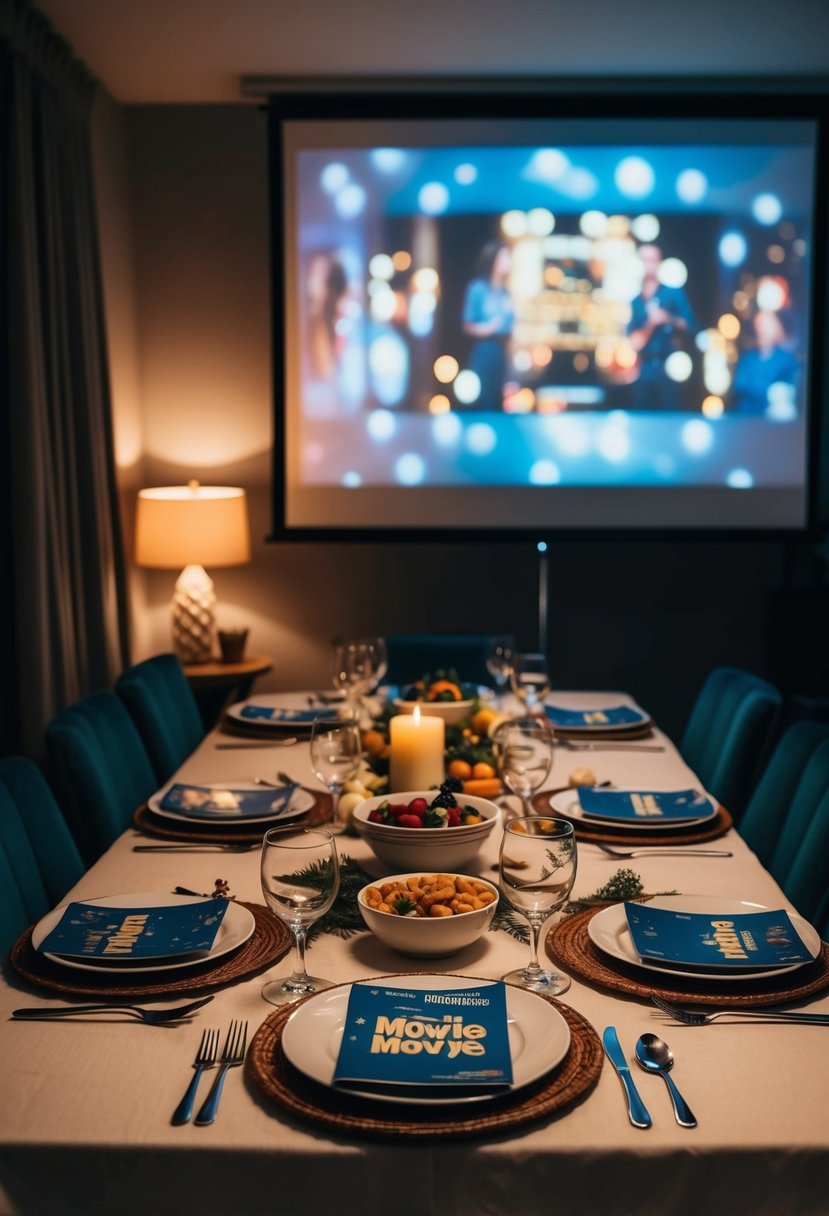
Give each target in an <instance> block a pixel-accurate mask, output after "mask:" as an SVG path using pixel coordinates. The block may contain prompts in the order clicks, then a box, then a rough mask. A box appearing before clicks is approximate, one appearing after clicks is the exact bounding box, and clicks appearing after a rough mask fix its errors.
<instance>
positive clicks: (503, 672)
mask: <svg viewBox="0 0 829 1216" xmlns="http://www.w3.org/2000/svg"><path fill="white" fill-rule="evenodd" d="M486 669H487V671H488V672H489V674H490V675H491V676H492V679H493V680H494V681H495V688H496V690H497V692H498V702H499V704H501V703H502V702H503V698H504V693H505V691H506V688H507V685H508V684H509V680H510V672H511V670H512V638H511V637H509V635H507V634H496V635H495V636H494V637H492V638H490V641H489V650H488V651H487V656H486Z"/></svg>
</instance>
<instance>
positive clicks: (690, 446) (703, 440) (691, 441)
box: [682, 418, 714, 456]
mask: <svg viewBox="0 0 829 1216" xmlns="http://www.w3.org/2000/svg"><path fill="white" fill-rule="evenodd" d="M713 442H714V431H713V430H712V428H711V426H710V424H709V423H707V422H705V420H704V419H702V418H692V419H691V420H690V422H686V423H685V425H684V426H683V428H682V445H683V447H684V448H685V450H686V451H688V452H690V453H691V455H692V456H704V455H705V453H706V452H708V451H709V450H710V448H711V445H712V444H713Z"/></svg>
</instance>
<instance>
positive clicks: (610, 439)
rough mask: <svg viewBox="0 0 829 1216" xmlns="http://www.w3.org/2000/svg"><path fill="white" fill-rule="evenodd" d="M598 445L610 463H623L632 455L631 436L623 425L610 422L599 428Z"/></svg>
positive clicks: (600, 451)
mask: <svg viewBox="0 0 829 1216" xmlns="http://www.w3.org/2000/svg"><path fill="white" fill-rule="evenodd" d="M596 447H597V449H598V451H599V453H600V455H601V456H603V457H604V459H605V460H607V461H608V462H609V463H610V464H621V463H622V461H624V460H627V458H628V456H629V455H630V436H629V435H628V433H627V431H626V430H625V428H624V427H623V426H619V424H618V423H615V424H614V423H611V422H608V423H607V425H606V426H603V427H601V428H600V429H599V433H598V435H597V437H596Z"/></svg>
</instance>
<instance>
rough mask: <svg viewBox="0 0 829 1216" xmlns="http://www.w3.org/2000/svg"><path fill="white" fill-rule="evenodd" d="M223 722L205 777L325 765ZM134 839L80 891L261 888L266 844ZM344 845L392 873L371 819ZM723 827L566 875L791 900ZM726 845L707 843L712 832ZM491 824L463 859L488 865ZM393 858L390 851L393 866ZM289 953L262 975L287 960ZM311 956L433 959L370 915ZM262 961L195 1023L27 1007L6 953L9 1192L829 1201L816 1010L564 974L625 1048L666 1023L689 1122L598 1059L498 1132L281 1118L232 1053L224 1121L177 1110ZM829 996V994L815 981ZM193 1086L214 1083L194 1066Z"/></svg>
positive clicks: (757, 1209)
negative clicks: (232, 744) (204, 847)
mask: <svg viewBox="0 0 829 1216" xmlns="http://www.w3.org/2000/svg"><path fill="white" fill-rule="evenodd" d="M556 699H557V700H558V701H560V702H561V703H566V704H569V705H572V706H579V705H580V706H594V705H601V704H608V703H610V702H612V701H614V700H616V699H617V698H616V697H615V696H614V695H612V694H607V695H605V696H604V697H600V696H599V695H598V694H595V693H591V694H575V693H572V694H567V695H565V694H558V695H557V698H556ZM219 741H224V742H228V741H229V740H228V737H227V736H220V735H218V734H213V735H211V736H209V737H208V739H207V740H206V741H205V742H204V744H203V745H202V746H201V748H200V749H199V750H198V751H197V752H196V753H195V754H194V755H193V756H192V757H191V758H190V759H189V760H188V761H187V762H186V763H185V765H184V766H183V767H182V769H181V773H180V775H181V777H183V778H185V779H189V780H193V781H201V780H208V781H210V780H216V781H218V780H233V779H243V778H244V779H248V778H251V777H253V776H254V775H257V774H260V775H263V776H273V775H274V774H275V773H276V772H277V771H278V770H287V771H288V772H289V773H290V774H291V775H292V776H295V777H296V778H297V779H299V780H300V781H302V782H304V783H306V784H308V785H310V786H313V785H314V784H315V782H314V778H313V776H312V774H311V771H310V765H309V759H308V752H307V747H306V746H305V745H304V744H298V745H297V746H295V747H292V748H280V749H277V748H274V749H273V750H270V749H259V748H257V749H249V750H248V749H239V750H224V749H223V750H216V746H215V745H216V743H217V742H219ZM658 741H660V742H664V743H666V745H667V746H666V750H665V751H664V752H662V753H646V752H638V753H637V752H633V751H618V752H614V751H600V752H595V753H593V754H591V755H589V756H588V755H580V754H578V753H575V752H571V751H567V750H565V749H563V748H562V749H559V750H558V751H557V752H556V756H555V761H554V768H553V772H552V774H551V777H550V782H549V784H550V786H551V787H553V786H560V785H563V784H564V783H565V782H566V780H567V777H568V774H569V773H570V772H571V770H572V769H573V768H575V767H576V766H577V765H579V766H580V765H582V764H584V763H588V764H589V765H590V766H591V767H592V768H593V769H594V771H595V773H596V778H597V780H598V781H603V780H612V781H614V782H615V783H617V784H620V785H624V784H631V785H637V784H638V785H645V786H648V787H651V788H659V787H661V786H664V787H668V788H669V787H671V786H674V787H675V786H677V785H686V784H688V785H690V784H694V778H693V774H691V773H690V772H689V770H688V769H687V768H686V766H685V765H684V763H683V762H682V760H681V759H680V757H679V756H678V754H677V753H676V751H675V750H674V748H673V746H672V745H671V744H670V742H669V741H668V740H665V739H664V737H662V736H658ZM141 839H142V838H141V837H140V836H139V834H138V833H137V832H134V831H132V830H130V831H128V832H126V833H125V834H124V836H123V837H121V839H119V840H118V841H117V842H116V843H115V844H114V845H113V847H112V848H111V849H110V850H109V851H108V852H107V853H106V854H105V855H104V856H103V857H102V858H101V859H100V861H99V862H98V863H97V864H96V865H95V866H94V868H93V869H92V870H91V871H90V872H89V873H88V874H87V875H85V877H84V878H83V879H82V881H81V882H80V883H79V884H78V886H77V887H76V888H75V889H74V891H73V892H72V895H73V896H74V897H94V896H98V895H104V894H118V893H124V892H128V891H154V890H157V891H164V892H167V891H171V890H172V889H173V887H175V886H176V885H178V884H180V885H183V886H187V887H191V888H194V889H196V890H203V891H209V890H211V889H212V887H213V882H214V879H215V878H217V877H221V878H223V879H226V880H227V881H228V883H229V884H230V888H231V890H232V892H233V893H234V894H235V895H236V896H237V897H239V898H240V899H247V900H255V901H258V902H261V892H260V888H259V875H258V855H257V853H255V852H252V853H247V854H230V853H228V854H222V855H218V854H217V855H215V856H214V855H211V854H191V855H188V854H186V853H170V854H169V855H164V854H158V853H146V854H140V853H134V852H133V851H132V846H133V845H134V844H135V843H137V842H139V841H140V840H141ZM339 843H340V846H341V851H342V852H344V853H348V854H350V855H351V856H353V857H355V858H357V859H358V860H359V861H360V862H361V863H363V864H364V865H366V866H367V867H368V868H369V869H372V867H373V868H374V872H376V873H378V874H379V873H382V872H383V870H382V867H380V866H379V864H378V863H376V859H374V858H373V856H372V854H371V852H370V850H369V849H368V848H367V847H366V846H365V845H364V844H363V842H362V841H360V840H355V839H352V838H350V837H341V838H340V841H339ZM717 844H718V845H719V846H720V847H727V848H730V849H732V850H733V852H734V856H733V858H731V859H713V858H703V857H693V858H692V857H686V858H682V857H653V858H638V859H636V861H634V862H632V863H617V862H615V861H613V860H610V859H607V858H606V857H604V856H603V855H601V854H600V852H599V850H598V849H596V848H595V847H591V846H588V845H582V846H580V848H579V873H578V877H577V880H576V886H575V889H574V893H575V894H577V895H587V894H589V893H591V892H592V891H593V890H594V889H595V888H596V887H598V886H599V885H600V884H601V883H602V882H604V881H606V880H607V879H608V878H609V877H610V876H611V875H612V874H614V873H615V872H616V869H617V868H618V865H619V864H631V865H632V866H633V867H634V868H635V869H636V870H637V871H638V872H639V873H640V874H641V875H642V878H643V880H644V882H645V888H646V890H648V891H671V890H677V891H680V892H682V893H685V894H705V895H712V896H718V895H721V896H729V897H731V896H736V897H740V898H746V899H751V900H755V901H757V902H759V903H763V904H767V905H770V906H774V907H780V906H790V905H787V901H786V900H785V899H784V897H783V896H782V894H781V892H780V890H779V888H778V887H777V885H776V884H775V883H774V881H773V880H772V879H771V877H770V876H769V875H768V874H767V873H766V872H765V870H764V869H763V868H762V867H761V866H760V864H759V862H758V861H757V859H756V858H755V857H754V855H753V854H752V853H751V852H750V851H749V849H748V848H747V847H746V846H745V844H744V843H743V842H742V840H741V839H740V837H739V836H738V835H737V834H736V833H735V832H731V833H730V834H729V835H728V837H726V838H725V839H724V840H723V841H722V842H717ZM710 847H716V846H713V845H712V846H710ZM497 851H498V841H497V839H496V838H495V837H494V836H493V839H492V840H491V842H488V844H487V846H486V847H485V850H484V851H483V852H482V853H481V854H480V856H479V859H478V865H477V866H476V867H472V866H470V867H468V868H469V869H470V870H473V869H477V870H478V871H479V872H480V873H483V874H488V875H490V876H491V868H492V866H493V864H494V862H495V860H496V858H497ZM386 872H387V871H386ZM526 950H527V948H526V947H525V946H524V945H522V944H520V943H519V942H516V941H515V940H513V939H512V938H511V937H510V936H509V935H508V934H506V933H503V932H490V933H487V934H485V935H484V938H483V939H482V940H480V941H479V942H477V943H475V944H474V945H473V946H471V947H469V948H468V949H467V950H466V951H464V952H463V953H461V954H459V955H457V956H455V957H453V958H451V959H447V960H442V961H441V963H440V968H441V969H445V970H448V971H453V972H458V973H460V974H464V975H471V976H480V977H493V978H494V977H498V976H499V975H501V974H503V973H504V972H505V971H506V970H508V969H510V968H511V967H514V966H516V965H518V964H519V963H521V962H523V961H524V959H525V957H526ZM289 961H290V960H289V959H285V960H283V962H282V963H280V964H278V965H277V966H275V967H274V968H273V969H272V972H271V973H270V974H285V973H286V972H287V970H288V969H289ZM309 966H310V969H311V970H313V971H314V972H315V973H316V974H320V975H325V976H327V977H329V978H330V979H333V980H336V981H346V980H351V979H355V978H363V977H368V976H373V975H377V974H382V973H393V972H400V971H405V970H406V969H407V968H410V969H413V970H414V969H422V967H419V964H418V962H417V960H407V959H406V958H404V957H403V956H400V955H397V954H395V953H394V952H392V951H391V950H389V949H387V948H385V947H384V946H382V945H381V944H380V943H379V942H378V941H377V940H376V939H374V938H373V937H371V936H370V935H369V934H367V933H365V934H363V933H361V934H359V935H357V936H356V937H354V938H352V939H351V940H349V941H342V940H341V939H339V938H337V937H335V936H329V935H326V936H322V937H320V938H319V939H317V941H315V943H314V944H313V946H312V948H311V949H310V951H309ZM262 983H263V978H262V977H257V978H255V979H251V980H249V981H244V982H240V983H237V984H235V985H233V986H232V987H230V988H227V989H226V990H224V991H221V992H219V993H218V994H217V996H216V998H215V1000H214V1001H213V1002H212V1003H211V1004H210V1005H208V1006H206V1007H205V1009H204V1010H202V1011H200V1013H199V1014H197V1015H196V1017H195V1019H194V1020H193V1022H192V1023H190V1024H184V1025H176V1026H172V1027H153V1026H146V1025H142V1024H134V1023H132V1022H112V1023H106V1024H94V1025H91V1024H89V1023H88V1022H84V1023H78V1022H74V1023H73V1022H45V1023H20V1022H13V1021H11V1020H10V1017H9V1015H10V1011H11V1010H12V1009H13V1008H15V1007H16V1006H19V1005H23V1004H25V1005H32V1004H37V1003H41V1002H42V1003H44V1004H46V1003H48V1002H49V1000H50V999H51V998H50V996H49V994H48V993H47V992H45V991H43V990H38V991H34V990H32V989H30V988H29V987H27V986H26V985H25V984H23V983H22V982H21V981H19V980H18V979H17V978H16V977H15V976H14V975H12V974H10V973H9V972H8V970H7V971H6V978H5V982H4V983H3V985H2V989H0V1024H2V1027H3V1051H2V1066H0V1067H1V1068H2V1079H1V1080H0V1185H1V1186H2V1195H0V1200H1V1201H0V1211H2V1212H3V1213H10V1214H11V1213H14V1214H15V1216H19V1214H22V1213H26V1214H27V1216H28V1214H29V1213H31V1214H32V1216H35V1214H37V1216H48V1214H49V1213H60V1214H61V1216H63V1214H65V1213H67V1214H68V1213H76V1212H77V1213H79V1214H80V1213H83V1214H85V1216H93V1214H100V1216H119V1214H122V1213H123V1214H125V1216H126V1214H128V1213H129V1214H133V1213H134V1214H136V1216H154V1214H156V1213H158V1214H161V1213H164V1214H167V1213H170V1214H173V1213H175V1214H176V1216H179V1214H180V1213H181V1212H184V1211H194V1210H204V1211H207V1210H209V1211H211V1212H220V1211H226V1212H228V1213H232V1214H234V1216H237V1214H244V1216H259V1214H260V1213H261V1214H262V1216H264V1214H265V1213H279V1214H280V1216H292V1214H294V1213H296V1214H297V1216H299V1214H300V1213H322V1212H325V1213H328V1212H334V1211H336V1212H337V1213H345V1214H350V1213H354V1214H355V1216H358V1214H359V1216H362V1214H363V1213H366V1212H384V1213H385V1212H391V1213H395V1216H398V1214H408V1213H412V1214H415V1213H416V1214H417V1216H426V1214H427V1213H436V1214H437V1213H440V1214H441V1216H444V1214H450V1216H473V1214H474V1216H481V1214H482V1213H493V1214H498V1216H503V1214H506V1213H515V1214H516V1216H524V1214H526V1216H539V1214H540V1213H544V1212H547V1211H550V1212H561V1213H571V1214H573V1213H575V1214H581V1213H585V1214H591V1216H592V1214H593V1213H595V1214H596V1216H628V1214H630V1216H633V1214H634V1213H635V1214H636V1216H651V1214H652V1216H666V1214H673V1213H676V1214H678V1216H698V1213H701V1212H705V1213H706V1214H707V1216H720V1214H721V1216H738V1214H740V1213H745V1214H746V1216H764V1214H768V1216H780V1214H781V1213H798V1214H803V1216H805V1214H807V1213H810V1214H811V1213H814V1214H815V1216H817V1214H821V1216H825V1213H827V1212H829V1117H828V1116H829V1029H826V1028H823V1027H820V1026H802V1027H800V1026H798V1027H794V1026H785V1025H769V1024H757V1025H748V1024H743V1025H727V1024H717V1025H713V1026H709V1027H704V1028H701V1029H694V1028H688V1027H681V1026H673V1025H666V1023H665V1022H664V1021H663V1020H660V1019H658V1018H654V1017H652V1015H651V1012H650V1009H649V1007H648V1006H646V1005H645V1004H644V1003H643V1002H642V1001H640V1000H637V999H632V998H626V997H622V996H615V995H613V994H610V993H607V992H604V991H601V990H599V989H596V988H593V987H591V986H589V985H587V984H585V983H582V982H580V981H578V980H574V981H573V985H572V987H571V989H570V990H569V992H568V993H567V994H566V995H565V996H564V998H563V1000H564V1001H565V1002H567V1003H568V1004H570V1005H572V1006H573V1008H574V1009H577V1010H578V1011H579V1012H580V1013H582V1014H583V1015H584V1016H585V1017H586V1018H587V1019H588V1020H589V1021H590V1022H591V1023H592V1025H593V1026H594V1027H595V1028H596V1030H597V1031H598V1032H599V1034H601V1031H602V1030H603V1029H604V1027H605V1026H607V1025H608V1024H610V1023H613V1024H614V1025H616V1027H617V1028H618V1030H619V1034H620V1037H621V1041H622V1045H623V1047H624V1049H625V1051H626V1053H627V1054H628V1056H629V1058H632V1056H633V1045H634V1042H635V1040H636V1038H637V1036H638V1035H639V1034H641V1033H642V1032H643V1031H654V1030H655V1031H658V1032H661V1033H663V1034H664V1037H665V1038H666V1039H667V1040H668V1041H669V1043H670V1044H671V1046H672V1048H673V1049H674V1052H675V1055H676V1059H677V1063H676V1067H675V1072H674V1077H675V1079H676V1081H677V1083H678V1084H679V1086H680V1088H681V1090H682V1092H683V1093H684V1095H685V1097H686V1098H687V1100H688V1102H689V1103H690V1105H691V1107H692V1108H693V1110H694V1111H695V1112H696V1115H697V1117H698V1119H699V1126H698V1128H696V1129H695V1130H693V1131H688V1130H685V1129H682V1128H680V1127H678V1126H677V1124H676V1123H675V1122H674V1119H673V1115H672V1111H671V1107H670V1104H669V1098H668V1093H667V1090H666V1088H665V1086H664V1084H663V1082H662V1080H661V1079H660V1078H659V1077H649V1076H646V1075H644V1074H638V1075H637V1076H636V1082H637V1085H638V1087H639V1090H640V1093H641V1094H642V1096H643V1098H644V1099H645V1101H646V1103H647V1105H648V1106H649V1108H650V1110H651V1113H652V1115H653V1117H654V1122H653V1127H652V1128H651V1129H650V1130H648V1131H638V1130H636V1129H634V1128H633V1127H632V1126H631V1125H630V1123H629V1122H628V1119H627V1114H626V1109H625V1105H624V1101H623V1094H622V1091H621V1088H620V1084H619V1081H618V1079H617V1077H616V1075H615V1073H614V1072H613V1070H612V1069H611V1068H610V1066H609V1064H608V1063H605V1066H604V1069H603V1071H602V1075H601V1078H600V1080H599V1083H598V1085H597V1086H596V1088H595V1089H594V1090H593V1091H592V1092H591V1093H590V1094H589V1096H588V1097H587V1098H586V1099H585V1100H584V1101H583V1102H582V1103H581V1104H580V1105H578V1106H576V1107H575V1108H573V1109H572V1110H570V1111H569V1112H567V1113H565V1114H564V1115H562V1116H561V1117H559V1118H557V1119H555V1120H552V1121H550V1122H548V1123H546V1124H540V1125H538V1126H536V1127H533V1128H531V1129H529V1130H526V1131H524V1132H521V1133H519V1134H517V1135H510V1136H507V1137H504V1138H503V1139H500V1140H481V1141H479V1142H475V1143H453V1142H451V1141H450V1142H447V1143H446V1144H445V1145H442V1144H438V1145H435V1146H430V1147H425V1146H414V1145H408V1144H399V1145H395V1144H394V1143H391V1144H379V1143H378V1144H372V1143H364V1142H357V1141H353V1142H350V1141H349V1140H348V1139H346V1138H343V1139H335V1138H332V1137H330V1136H328V1135H327V1134H325V1133H324V1132H322V1131H319V1130H314V1129H308V1128H305V1127H302V1126H300V1125H299V1124H295V1123H292V1122H290V1121H289V1120H287V1119H285V1118H283V1117H282V1115H281V1114H280V1112H279V1110H277V1109H275V1108H274V1107H272V1106H271V1105H269V1104H268V1102H267V1101H266V1100H264V1099H263V1098H262V1097H260V1095H259V1093H258V1091H256V1090H255V1089H253V1088H250V1087H249V1086H248V1084H247V1083H246V1081H245V1080H244V1078H243V1077H242V1075H241V1071H234V1072H232V1073H231V1074H230V1075H229V1077H228V1080H227V1083H226V1085H225V1090H224V1095H223V1098H222V1105H221V1109H220V1113H219V1117H218V1119H217V1121H216V1123H215V1124H214V1125H213V1126H212V1127H208V1128H198V1127H195V1126H193V1125H192V1124H191V1125H188V1126H185V1127H171V1126H170V1115H171V1112H172V1111H173V1109H174V1108H175V1106H176V1104H177V1103H178V1101H179V1098H180V1097H181V1095H182V1093H183V1091H184V1088H185V1086H186V1085H187V1083H188V1080H189V1078H190V1076H191V1072H190V1063H191V1058H192V1056H193V1054H194V1052H195V1050H196V1047H197V1045H198V1041H199V1038H200V1035H201V1031H202V1029H203V1027H204V1026H206V1025H215V1026H221V1027H222V1028H224V1027H225V1026H226V1025H227V1024H228V1022H229V1020H230V1019H231V1018H233V1017H244V1018H248V1019H249V1021H250V1025H251V1031H253V1030H255V1028H256V1027H257V1026H258V1025H259V1024H260V1023H261V1022H262V1021H263V1020H264V1018H265V1017H266V1016H267V1015H268V1013H269V1012H271V1009H272V1007H271V1006H269V1005H267V1004H265V1002H264V1001H263V1000H262V998H261V996H260V989H261V987H262ZM810 1007H812V1008H816V1009H821V1010H823V1011H829V997H826V998H823V999H821V1000H817V1001H814V1002H812V1005H811V1006H810ZM203 1086H204V1088H203V1090H202V1093H206V1089H207V1086H206V1082H203Z"/></svg>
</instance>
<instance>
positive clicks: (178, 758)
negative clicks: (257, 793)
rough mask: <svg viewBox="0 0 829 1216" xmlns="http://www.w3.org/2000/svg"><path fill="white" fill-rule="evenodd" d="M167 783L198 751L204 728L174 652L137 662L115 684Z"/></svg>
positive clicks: (161, 778) (158, 775) (159, 777)
mask: <svg viewBox="0 0 829 1216" xmlns="http://www.w3.org/2000/svg"><path fill="white" fill-rule="evenodd" d="M115 691H116V693H117V694H118V696H119V697H120V698H121V700H122V701H123V702H124V704H125V705H126V707H127V709H128V710H129V713H130V717H131V718H132V720H133V722H134V723H135V725H136V726H137V728H138V733H139V734H140V736H141V738H142V740H143V742H144V746H145V748H146V749H147V754H148V755H149V757H150V760H151V761H152V765H153V769H154V770H155V775H156V778H157V780H158V783H159V784H160V785H161V784H163V783H164V782H165V781H166V780H167V779H168V778H169V777H171V776H172V775H173V773H174V772H175V771H176V769H177V768H179V767H180V766H181V764H182V763H183V762H184V761H185V760H186V759H187V757H188V756H189V755H190V753H191V752H193V751H195V749H196V748H197V747H198V745H199V743H201V741H202V739H203V738H204V727H203V725H202V720H201V715H200V714H199V710H198V706H197V705H196V699H195V697H194V696H193V691H192V689H191V688H190V685H189V684H188V683H187V677H186V676H185V674H184V671H183V669H182V666H181V663H180V662H179V660H178V658H177V657H176V656H175V655H174V654H160V655H158V656H157V657H156V658H153V659H147V660H146V661H145V662H143V663H136V665H135V666H134V667H130V668H129V669H128V670H127V671H125V672H124V673H123V674H122V675H121V676H119V678H118V680H117V681H116V684H115Z"/></svg>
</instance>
